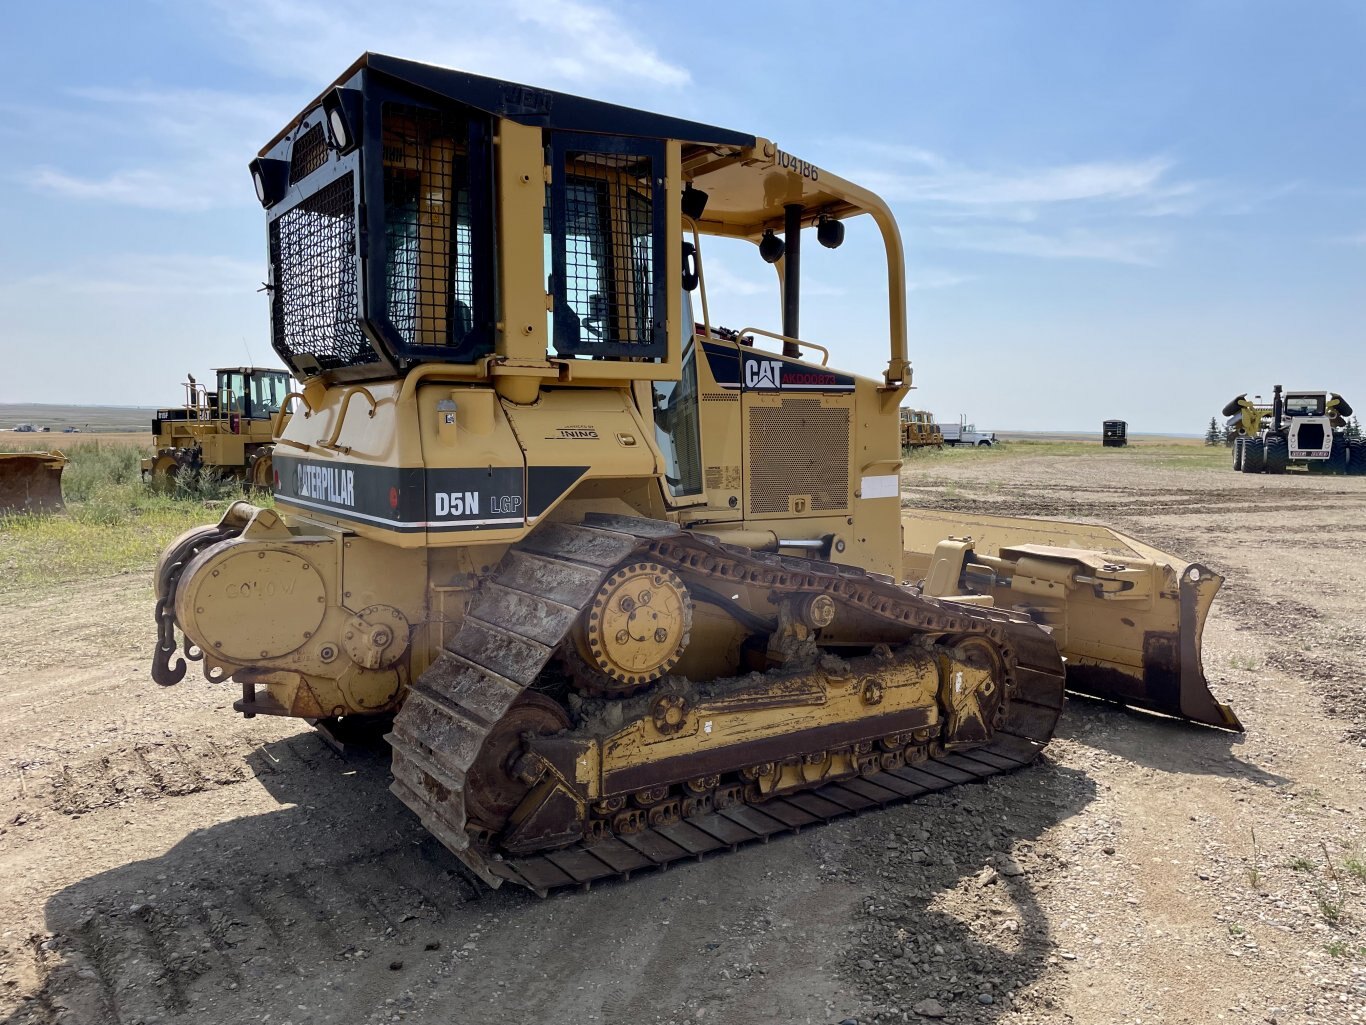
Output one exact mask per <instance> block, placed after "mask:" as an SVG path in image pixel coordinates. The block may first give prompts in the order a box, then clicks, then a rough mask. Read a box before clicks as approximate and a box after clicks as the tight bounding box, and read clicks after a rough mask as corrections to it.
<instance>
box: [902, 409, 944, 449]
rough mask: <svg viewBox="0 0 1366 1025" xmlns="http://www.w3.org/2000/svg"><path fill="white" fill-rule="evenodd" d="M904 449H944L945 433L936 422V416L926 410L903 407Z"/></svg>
mask: <svg viewBox="0 0 1366 1025" xmlns="http://www.w3.org/2000/svg"><path fill="white" fill-rule="evenodd" d="M901 447H902V448H931V447H933V448H943V447H944V432H943V430H942V429H941V428H940V426H939V425H938V424H937V423H935V422H934V414H933V413H931V412H928V411H927V410H924V409H911V408H910V407H909V406H902V407H901Z"/></svg>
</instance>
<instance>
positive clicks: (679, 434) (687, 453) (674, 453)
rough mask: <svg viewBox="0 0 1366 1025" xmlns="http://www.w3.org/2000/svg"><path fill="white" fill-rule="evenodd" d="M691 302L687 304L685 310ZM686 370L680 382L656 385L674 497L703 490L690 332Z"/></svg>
mask: <svg viewBox="0 0 1366 1025" xmlns="http://www.w3.org/2000/svg"><path fill="white" fill-rule="evenodd" d="M688 308H689V304H688V303H684V309H685V310H686V309H688ZM686 337H687V341H686V342H685V349H684V352H683V373H682V375H681V377H680V379H679V380H677V381H656V382H654V385H653V395H654V406H655V408H654V421H655V441H656V442H657V443H658V444H659V450H660V452H662V453H663V455H664V483H665V486H666V487H667V488H668V489H669V494H670V495H671V496H672V497H674V498H683V497H685V496H689V495H697V494H700V493H701V491H702V446H701V441H700V438H699V437H698V422H697V417H698V406H697V360H696V348H695V346H694V345H693V344H692V339H691V335H690V334H689V335H688V336H686Z"/></svg>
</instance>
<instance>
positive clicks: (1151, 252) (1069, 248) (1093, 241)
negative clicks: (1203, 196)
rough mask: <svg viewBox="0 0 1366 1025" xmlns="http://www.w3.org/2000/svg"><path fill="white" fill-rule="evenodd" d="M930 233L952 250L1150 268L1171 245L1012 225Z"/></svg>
mask: <svg viewBox="0 0 1366 1025" xmlns="http://www.w3.org/2000/svg"><path fill="white" fill-rule="evenodd" d="M929 230H930V232H931V233H932V234H933V235H934V236H935V238H936V239H938V240H939V241H940V242H941V243H943V244H944V245H947V246H950V247H951V248H955V249H972V250H976V251H978V252H984V253H1005V254H1009V255H1013V256H1031V257H1038V258H1043V259H1049V260H1059V259H1071V260H1102V261H1106V262H1109V263H1127V264H1134V265H1139V266H1151V265H1153V264H1156V263H1157V262H1158V261H1159V259H1160V258H1161V257H1162V256H1163V254H1164V253H1165V252H1166V251H1167V248H1168V246H1169V243H1168V241H1167V240H1166V239H1165V238H1164V237H1162V236H1160V235H1154V234H1132V233H1102V232H1096V231H1092V230H1088V229H1085V228H1067V229H1063V230H1060V231H1057V232H1054V233H1049V232H1044V231H1026V230H1024V229H1022V228H1018V227H1012V226H980V227H932V228H930V229H929Z"/></svg>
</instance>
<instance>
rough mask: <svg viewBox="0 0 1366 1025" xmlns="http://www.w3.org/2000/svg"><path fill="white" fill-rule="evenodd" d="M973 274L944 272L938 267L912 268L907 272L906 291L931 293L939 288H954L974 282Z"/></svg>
mask: <svg viewBox="0 0 1366 1025" xmlns="http://www.w3.org/2000/svg"><path fill="white" fill-rule="evenodd" d="M972 280H974V279H973V276H972V275H971V274H960V273H959V272H958V271H952V270H943V269H941V268H937V267H922V268H919V269H917V268H914V267H913V268H910V269H908V270H907V271H906V291H908V292H930V291H933V290H935V289H938V288H953V287H954V286H955V285H963V284H967V282H969V281H972Z"/></svg>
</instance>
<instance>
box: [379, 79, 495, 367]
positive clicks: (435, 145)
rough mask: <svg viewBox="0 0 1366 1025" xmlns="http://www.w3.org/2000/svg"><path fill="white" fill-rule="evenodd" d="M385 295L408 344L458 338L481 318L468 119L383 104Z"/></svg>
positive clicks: (430, 344)
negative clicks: (477, 299) (476, 283)
mask: <svg viewBox="0 0 1366 1025" xmlns="http://www.w3.org/2000/svg"><path fill="white" fill-rule="evenodd" d="M383 122H384V234H385V253H386V256H385V273H384V281H385V296H386V299H387V305H388V319H389V323H390V324H391V325H392V327H393V329H394V330H395V331H396V332H397V333H398V335H399V340H400V341H401V343H402V344H403V345H404V346H405V347H408V348H413V347H422V348H426V347H443V346H447V347H448V346H459V345H461V344H462V343H463V342H464V341H465V340H466V338H467V337H469V335H470V332H471V331H472V329H473V326H474V304H475V296H474V266H473V264H474V239H473V233H472V228H471V208H470V166H469V145H468V139H469V125H468V123H467V122H466V121H464V120H463V119H459V118H456V117H453V116H451V115H449V114H446V113H442V112H439V111H435V110H429V109H426V108H420V107H410V106H406V105H401V104H390V103H386V104H385V105H384V117H383Z"/></svg>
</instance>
